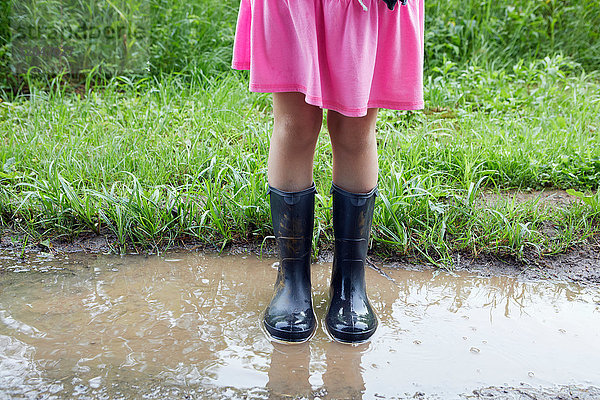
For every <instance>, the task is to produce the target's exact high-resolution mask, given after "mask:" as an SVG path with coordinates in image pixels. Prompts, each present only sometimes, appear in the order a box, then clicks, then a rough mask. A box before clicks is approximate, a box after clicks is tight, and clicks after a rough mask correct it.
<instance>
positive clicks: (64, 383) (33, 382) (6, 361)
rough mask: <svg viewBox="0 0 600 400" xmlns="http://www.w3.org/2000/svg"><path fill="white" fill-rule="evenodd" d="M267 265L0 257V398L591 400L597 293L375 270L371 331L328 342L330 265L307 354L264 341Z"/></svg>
mask: <svg viewBox="0 0 600 400" xmlns="http://www.w3.org/2000/svg"><path fill="white" fill-rule="evenodd" d="M275 261H276V260H275V259H272V258H263V259H261V258H258V257H256V256H253V255H247V254H246V255H241V256H224V257H218V256H215V255H211V254H203V253H192V252H171V253H167V254H163V255H161V256H123V257H120V256H113V255H88V254H82V253H75V254H69V255H52V254H49V253H40V254H28V255H26V257H25V258H24V259H19V258H15V257H13V256H9V255H3V256H0V398H15V399H20V398H25V399H38V398H48V399H52V398H56V399H63V398H64V399H66V398H78V399H95V398H108V399H118V398H150V399H153V398H197V399H246V398H257V399H289V398H306V399H376V398H384V399H399V398H402V399H403V398H417V399H419V398H422V399H430V398H431V399H454V398H457V399H489V398H493V399H504V398H506V399H532V398H533V399H538V398H539V399H546V398H548V399H595V398H599V395H600V368H598V365H600V290H599V289H598V288H597V287H595V286H590V285H581V284H577V283H573V282H557V281H549V280H541V281H540V280H528V279H524V278H521V279H517V278H514V277H510V276H482V275H481V274H474V273H472V272H466V271H458V272H453V273H447V272H444V271H432V270H407V269H404V268H397V267H387V266H384V265H381V266H378V267H377V269H374V268H369V269H368V271H367V281H368V291H369V296H370V299H371V302H372V304H373V306H374V308H375V309H376V312H377V314H378V317H379V320H380V326H379V329H378V331H377V332H376V334H375V336H374V337H373V338H372V340H371V341H370V342H369V343H365V344H361V345H357V346H351V345H345V344H340V343H336V342H334V341H332V340H331V339H330V337H329V336H328V335H327V334H326V332H325V331H324V330H323V324H322V322H321V320H322V318H323V317H324V315H325V312H326V307H327V302H328V279H329V275H330V271H331V265H330V263H326V262H325V263H317V264H313V266H312V279H313V302H314V305H315V312H316V314H317V317H318V319H319V328H318V330H317V332H316V334H315V336H314V337H313V338H312V339H311V340H310V341H309V342H307V343H303V344H299V345H287V344H281V343H277V342H273V341H271V340H269V338H268V337H267V335H266V334H265V332H264V331H263V330H262V329H261V326H260V321H261V313H262V311H263V310H264V308H265V307H266V305H267V304H268V302H269V300H270V296H271V294H272V291H273V284H274V282H275V276H276V272H277V271H276V269H275V268H274V266H273V263H274V262H275Z"/></svg>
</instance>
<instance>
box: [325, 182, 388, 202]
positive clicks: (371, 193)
mask: <svg viewBox="0 0 600 400" xmlns="http://www.w3.org/2000/svg"><path fill="white" fill-rule="evenodd" d="M333 192H336V193H339V194H341V195H343V196H346V197H351V198H353V199H368V198H370V197H371V196H377V195H378V194H379V190H378V189H377V185H375V187H374V188H373V189H371V190H370V191H368V192H367V193H352V192H349V191H347V190H344V189H342V188H340V187H339V186H336V185H335V184H334V183H332V184H331V190H330V191H329V194H333Z"/></svg>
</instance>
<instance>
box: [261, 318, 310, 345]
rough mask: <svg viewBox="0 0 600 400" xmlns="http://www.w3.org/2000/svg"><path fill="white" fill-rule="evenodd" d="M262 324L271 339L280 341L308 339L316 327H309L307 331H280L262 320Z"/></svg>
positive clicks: (304, 340) (294, 341) (296, 341)
mask: <svg viewBox="0 0 600 400" xmlns="http://www.w3.org/2000/svg"><path fill="white" fill-rule="evenodd" d="M263 325H264V327H265V329H266V330H267V332H268V333H269V335H271V337H272V338H273V339H276V340H279V341H282V342H291V343H301V342H306V341H307V340H308V339H310V338H311V337H312V335H313V334H314V333H315V331H316V329H314V328H313V329H311V330H308V331H292V332H290V331H282V330H280V329H277V328H274V327H272V326H270V325H269V324H267V323H266V322H264V321H263Z"/></svg>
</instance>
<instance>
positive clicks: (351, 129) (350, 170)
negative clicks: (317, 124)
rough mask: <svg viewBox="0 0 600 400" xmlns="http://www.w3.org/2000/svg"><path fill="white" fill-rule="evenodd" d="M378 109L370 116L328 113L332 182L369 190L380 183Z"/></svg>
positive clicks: (340, 185)
mask: <svg viewBox="0 0 600 400" xmlns="http://www.w3.org/2000/svg"><path fill="white" fill-rule="evenodd" d="M378 111H379V109H378V108H369V110H368V111H367V115H366V116H364V117H359V118H351V117H346V116H344V115H342V114H340V113H338V112H336V111H332V110H329V111H328V112H327V128H328V129H329V136H330V138H331V146H332V150H333V183H334V184H335V185H336V186H338V187H340V188H342V189H344V190H347V191H349V192H355V193H366V192H368V191H370V190H371V189H373V188H374V187H375V186H376V185H377V172H378V164H377V141H376V139H375V123H376V121H377V113H378Z"/></svg>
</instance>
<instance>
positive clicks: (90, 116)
mask: <svg viewBox="0 0 600 400" xmlns="http://www.w3.org/2000/svg"><path fill="white" fill-rule="evenodd" d="M247 84H248V82H247V74H246V73H243V72H235V71H229V72H227V73H224V74H222V75H219V76H215V77H213V78H207V77H198V78H197V79H196V78H193V77H192V78H191V79H190V78H189V77H184V76H178V75H174V74H169V75H161V76H160V77H155V78H147V79H137V80H130V79H127V78H123V77H121V78H113V79H112V80H111V81H110V82H109V83H108V84H107V85H106V86H105V87H93V86H92V87H91V88H88V90H87V92H85V93H84V94H83V95H78V94H76V93H74V92H73V91H71V90H69V87H68V86H64V85H61V83H60V80H59V79H58V78H57V79H56V80H55V81H54V82H50V85H49V86H50V87H51V88H52V89H50V90H48V89H36V87H35V86H33V85H32V92H31V94H29V95H22V96H20V97H17V98H15V99H14V101H11V102H3V103H0V143H1V146H0V167H2V169H1V170H0V219H1V220H0V222H1V225H2V226H4V228H5V229H7V230H8V231H10V232H23V233H24V237H26V238H27V240H28V242H29V243H35V242H42V241H44V240H47V239H49V238H56V237H64V238H74V237H76V236H77V235H80V234H83V233H90V232H91V233H100V234H112V235H114V236H115V237H116V239H117V243H116V248H115V251H126V250H127V249H128V248H130V247H131V246H135V247H144V248H149V249H152V250H155V251H156V250H161V249H164V248H166V247H168V246H171V245H173V244H175V243H179V242H180V241H185V240H189V239H194V240H200V241H202V242H204V243H210V244H213V245H214V246H217V247H219V248H221V247H223V246H225V245H227V244H230V243H234V242H244V241H252V242H255V243H260V242H261V241H262V240H263V239H264V238H265V237H267V236H269V235H270V234H271V227H270V216H269V208H268V202H267V200H268V198H267V196H266V165H267V163H266V162H267V155H268V144H269V135H270V132H271V129H272V115H271V96H270V95H269V94H258V93H251V92H249V91H248V89H247ZM425 91H426V102H427V105H428V107H427V109H426V110H425V111H423V112H397V111H390V110H381V112H380V117H379V120H378V125H377V130H378V143H379V154H380V188H381V196H380V198H379V200H378V203H377V207H376V215H375V218H374V230H373V240H374V249H375V250H376V251H377V252H378V253H379V254H381V255H393V256H399V255H412V256H416V257H418V258H421V259H426V260H430V261H434V262H438V263H446V262H447V261H448V260H449V257H450V255H451V254H452V253H453V252H456V251H462V252H469V253H473V254H478V253H482V252H483V253H491V254H508V255H514V256H517V257H523V256H524V255H526V254H531V253H533V254H553V253H557V252H561V251H565V250H566V249H567V248H569V247H570V246H572V245H574V244H576V243H580V242H584V241H586V240H587V239H588V238H591V237H597V236H598V233H599V232H600V225H599V222H600V218H599V217H600V209H599V208H598V204H600V201H599V200H600V198H599V195H598V194H596V195H593V196H592V197H590V198H588V199H587V200H586V201H585V202H584V201H582V202H580V203H577V204H575V205H574V206H570V207H557V208H544V207H539V205H538V204H537V203H536V202H535V201H528V202H525V203H519V202H515V201H513V200H512V199H511V197H510V196H509V197H506V198H505V200H503V201H500V202H498V203H491V202H486V201H483V190H484V189H485V190H492V191H497V192H500V193H506V191H507V190H510V189H515V188H519V189H522V190H526V189H540V188H545V187H554V188H563V189H577V190H579V191H581V192H582V193H580V194H579V197H585V194H583V193H590V192H594V191H597V189H598V186H599V182H600V146H599V143H598V142H599V141H600V131H599V128H600V126H599V123H598V115H599V114H600V79H599V76H598V74H597V73H589V74H588V73H586V72H584V69H583V68H582V67H581V66H580V65H579V64H577V63H575V62H574V61H572V60H571V59H568V58H564V57H562V56H554V57H549V58H545V59H540V60H536V61H531V62H517V63H515V64H514V65H512V66H510V67H509V68H496V67H494V65H492V64H476V63H473V64H467V65H459V64H455V63H452V62H449V61H448V62H446V63H445V64H443V65H442V66H440V67H436V68H434V69H433V70H432V71H431V73H430V74H429V76H428V80H427V81H426V84H425ZM317 147H318V148H317V152H318V155H317V157H316V161H315V181H316V183H317V188H318V191H319V195H318V197H317V210H316V222H315V240H314V243H315V249H316V250H318V249H319V248H322V247H323V246H328V245H330V243H331V234H332V231H331V211H330V206H331V199H330V197H329V195H328V188H329V185H330V183H331V147H330V143H329V139H328V136H327V134H326V129H325V127H324V128H323V132H322V134H321V136H320V138H319V142H318V146H317ZM573 193H575V192H573ZM574 196H576V194H574ZM549 226H550V227H552V229H553V231H554V232H555V234H553V235H552V236H548V235H547V234H545V233H544V232H545V229H546V228H547V227H549Z"/></svg>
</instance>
